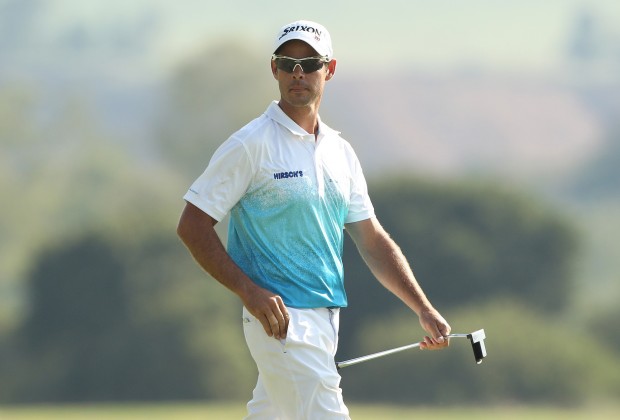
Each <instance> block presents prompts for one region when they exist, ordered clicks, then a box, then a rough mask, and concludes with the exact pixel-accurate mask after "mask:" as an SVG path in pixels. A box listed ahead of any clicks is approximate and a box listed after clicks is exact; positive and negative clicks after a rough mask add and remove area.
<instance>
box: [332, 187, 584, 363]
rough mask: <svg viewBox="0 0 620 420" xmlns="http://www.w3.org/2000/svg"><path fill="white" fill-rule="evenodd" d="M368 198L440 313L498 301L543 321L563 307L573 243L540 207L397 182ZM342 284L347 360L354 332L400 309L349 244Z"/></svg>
mask: <svg viewBox="0 0 620 420" xmlns="http://www.w3.org/2000/svg"><path fill="white" fill-rule="evenodd" d="M370 190H371V196H372V197H373V203H374V205H375V208H376V213H377V215H378V218H379V220H380V221H381V222H382V224H383V225H384V227H385V228H386V230H387V231H388V232H389V233H390V234H391V235H392V237H393V238H394V239H395V240H396V242H397V243H398V244H399V245H400V246H401V248H402V250H403V252H404V254H405V255H406V256H408V257H409V258H410V260H411V261H410V262H411V265H412V267H413V270H414V273H415V274H416V277H417V279H418V281H419V282H420V283H421V285H422V287H423V288H424V290H425V291H426V293H427V295H428V296H429V298H430V299H431V301H432V302H433V303H434V304H435V305H436V306H437V307H438V308H439V309H440V310H441V309H444V310H445V309H447V308H453V307H457V306H462V305H470V304H474V303H477V302H485V301H488V300H489V299H493V298H498V297H510V298H512V299H518V300H520V301H522V302H524V303H525V304H526V305H528V306H530V307H532V308H536V309H537V310H539V311H542V312H545V313H559V312H560V311H561V310H563V309H564V308H565V307H566V305H567V303H568V300H569V298H570V296H571V292H572V282H571V280H572V279H571V273H572V263H573V259H574V257H575V251H576V246H577V238H576V236H575V233H574V232H573V230H572V228H571V226H570V225H569V224H568V223H567V222H565V221H563V220H561V218H560V217H559V216H558V215H557V214H554V213H552V212H550V211H547V210H545V209H544V208H543V207H542V206H541V204H540V203H537V202H535V201H534V200H532V199H526V198H524V197H520V196H518V195H517V194H515V193H507V192H502V191H500V190H498V189H497V188H488V187H482V186H475V185H467V184H459V183H453V184H447V183H446V184H439V183H431V182H423V181H419V180H414V179H404V178H403V179H387V180H383V181H381V182H379V183H376V184H374V185H371V186H370ZM345 277H346V287H347V294H348V297H349V308H347V310H346V311H344V313H343V320H342V325H343V336H344V337H345V339H344V340H343V347H342V350H343V351H346V352H348V351H349V349H348V348H347V345H346V344H347V343H348V342H349V341H348V338H350V334H355V333H356V332H357V328H358V326H363V325H364V324H365V322H366V321H370V320H372V319H373V318H374V317H376V316H377V314H380V313H384V312H389V311H395V310H399V309H401V308H402V307H403V304H402V303H401V302H400V301H397V299H396V298H395V297H393V296H392V295H391V294H389V293H388V292H387V291H385V290H384V289H383V288H382V287H381V286H379V283H378V282H376V281H375V280H374V277H373V276H372V275H371V274H370V272H369V271H368V269H367V268H366V266H365V264H364V263H363V262H362V261H361V259H360V258H359V256H358V255H357V250H356V249H355V247H354V246H353V245H352V243H351V242H350V241H349V243H348V244H347V245H346V246H345Z"/></svg>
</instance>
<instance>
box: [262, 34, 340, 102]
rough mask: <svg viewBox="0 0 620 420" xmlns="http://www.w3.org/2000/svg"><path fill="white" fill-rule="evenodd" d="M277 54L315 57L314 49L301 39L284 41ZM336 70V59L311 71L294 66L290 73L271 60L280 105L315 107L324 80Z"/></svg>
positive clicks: (319, 100) (319, 99) (329, 77)
mask: <svg viewBox="0 0 620 420" xmlns="http://www.w3.org/2000/svg"><path fill="white" fill-rule="evenodd" d="M278 55H283V56H287V57H292V58H306V57H316V56H318V54H317V53H316V51H314V49H313V48H312V47H311V46H310V45H308V44H306V43H305V42H303V41H299V40H292V41H288V42H287V43H285V44H284V45H283V46H282V47H281V48H280V50H279V51H278ZM335 70H336V60H332V61H331V62H329V63H328V64H326V65H325V66H323V67H322V68H320V69H319V70H317V71H314V72H311V73H304V72H303V70H302V69H301V66H295V68H294V70H293V72H292V73H287V72H286V71H284V70H280V69H278V68H277V67H276V64H275V62H274V61H273V60H272V61H271V71H272V73H273V76H274V77H275V79H276V80H277V81H278V85H279V88H280V95H281V100H280V105H281V106H282V107H288V106H292V107H308V106H310V107H313V106H314V107H317V108H318V106H319V104H320V102H321V97H322V95H323V89H324V87H325V82H326V81H327V80H329V79H331V78H332V76H333V74H334V71H335Z"/></svg>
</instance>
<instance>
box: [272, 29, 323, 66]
mask: <svg viewBox="0 0 620 420" xmlns="http://www.w3.org/2000/svg"><path fill="white" fill-rule="evenodd" d="M292 39H299V40H300V41H304V42H305V43H306V44H308V45H310V46H311V47H312V48H314V50H315V51H316V52H317V53H319V54H320V55H322V56H326V57H327V58H328V59H329V60H331V59H332V57H333V55H334V50H333V49H332V39H331V37H330V36H329V32H327V29H325V27H324V26H323V25H321V24H319V23H316V22H311V21H309V20H298V21H296V22H293V23H289V24H288V25H284V26H283V27H282V29H280V31H279V32H278V35H277V36H276V40H275V44H274V47H273V51H274V52H276V51H277V49H278V48H280V46H281V45H282V44H284V43H285V42H287V41H290V40H292Z"/></svg>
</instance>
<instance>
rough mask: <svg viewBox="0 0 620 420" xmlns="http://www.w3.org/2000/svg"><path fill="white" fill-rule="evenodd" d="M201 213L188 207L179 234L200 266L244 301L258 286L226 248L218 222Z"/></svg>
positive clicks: (182, 218) (178, 230)
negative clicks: (216, 227) (216, 223)
mask: <svg viewBox="0 0 620 420" xmlns="http://www.w3.org/2000/svg"><path fill="white" fill-rule="evenodd" d="M199 211H200V210H198V209H197V208H195V207H193V206H191V205H188V206H187V207H186V209H185V210H184V212H183V215H182V216H181V220H180V221H179V226H178V228H177V234H178V235H179V237H180V238H181V240H182V241H183V243H184V244H185V246H186V247H187V249H188V250H189V252H190V253H191V255H192V256H193V257H194V259H195V260H196V262H197V263H198V264H199V265H200V267H202V269H204V270H205V271H206V272H207V273H209V274H210V275H211V276H212V277H213V278H214V279H215V280H217V281H218V282H219V283H221V284H222V285H224V286H225V287H226V288H228V289H229V290H231V291H232V292H233V293H235V294H236V295H237V296H239V298H240V299H241V300H242V301H243V302H245V301H246V300H247V299H248V296H249V295H250V294H252V292H253V289H254V288H256V287H257V286H256V284H255V283H254V282H252V281H251V280H250V278H249V277H248V276H247V275H245V273H243V271H242V270H241V269H240V268H239V267H238V266H237V264H235V262H234V261H233V260H232V259H231V258H230V256H229V255H228V253H227V252H226V250H225V249H224V245H223V244H222V241H221V240H220V238H219V236H218V235H217V233H216V231H215V229H214V224H215V220H213V219H212V218H211V217H209V216H208V215H205V214H200V213H198V212H199Z"/></svg>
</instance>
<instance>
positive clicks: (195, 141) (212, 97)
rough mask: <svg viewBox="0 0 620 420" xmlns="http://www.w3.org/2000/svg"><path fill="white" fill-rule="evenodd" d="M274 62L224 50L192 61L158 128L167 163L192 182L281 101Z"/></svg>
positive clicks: (176, 80) (171, 91) (236, 48)
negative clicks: (224, 145) (228, 141)
mask: <svg viewBox="0 0 620 420" xmlns="http://www.w3.org/2000/svg"><path fill="white" fill-rule="evenodd" d="M276 92H277V88H276V87H275V81H274V80H273V78H272V76H271V70H270V68H269V57H268V56H260V55H257V54H256V52H255V51H253V50H251V49H249V48H248V47H246V46H241V45H239V44H234V43H229V44H221V45H219V46H216V47H214V48H212V49H210V50H208V51H205V53H204V54H202V55H200V56H197V57H194V58H192V60H191V61H189V62H187V63H185V65H183V66H182V67H181V68H180V69H179V70H178V71H177V72H176V73H175V75H174V76H173V78H172V80H171V81H170V83H169V86H168V89H167V96H166V100H165V104H164V106H163V113H162V117H161V119H160V126H159V133H160V134H159V145H160V150H161V153H162V154H163V156H162V159H163V160H164V161H167V162H169V163H170V164H171V165H172V167H173V168H174V169H175V170H176V171H179V172H180V173H182V174H184V175H186V176H187V177H188V178H189V179H192V180H193V179H194V178H196V177H197V176H198V175H199V174H200V173H201V172H202V171H203V170H204V168H206V166H207V164H208V162H209V159H210V158H211V155H212V154H213V152H214V151H215V149H216V148H217V147H218V146H219V145H220V144H221V143H223V142H224V141H225V140H226V139H227V138H228V137H229V136H230V135H231V134H232V133H233V132H235V131H237V130H238V129H240V128H241V127H242V126H243V125H245V124H246V123H248V122H250V121H251V120H252V119H254V118H256V117H258V116H259V115H260V114H261V113H262V112H263V111H264V110H265V109H266V108H267V105H268V104H269V102H270V101H271V100H273V99H276V97H275V94H276Z"/></svg>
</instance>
